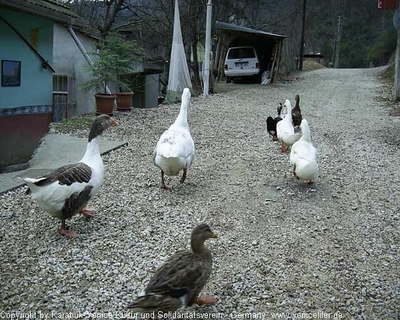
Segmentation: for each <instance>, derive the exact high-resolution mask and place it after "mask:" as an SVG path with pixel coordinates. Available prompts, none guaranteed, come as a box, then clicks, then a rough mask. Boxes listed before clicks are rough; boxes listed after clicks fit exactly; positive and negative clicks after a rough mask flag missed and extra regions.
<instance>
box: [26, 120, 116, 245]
mask: <svg viewBox="0 0 400 320" xmlns="http://www.w3.org/2000/svg"><path fill="white" fill-rule="evenodd" d="M116 124H117V123H116V122H115V120H114V119H111V118H110V116H108V115H105V114H103V115H100V116H98V117H96V119H95V120H94V122H93V124H92V127H91V129H90V132H89V139H88V143H87V147H86V152H85V154H84V156H83V158H82V160H81V161H79V162H78V163H74V164H67V165H65V166H62V167H60V168H58V169H56V170H54V171H52V172H50V173H49V174H48V175H46V176H44V177H40V178H22V179H23V180H24V181H25V182H26V184H27V185H28V187H29V189H30V191H31V193H32V199H33V200H35V201H36V202H37V203H38V205H39V207H40V208H42V209H43V210H45V211H47V212H48V213H49V214H50V215H51V216H53V217H56V218H58V219H61V228H60V229H59V233H61V234H62V235H65V236H67V237H72V238H75V237H77V236H78V235H77V233H76V232H74V231H71V230H68V228H67V227H66V225H65V220H66V219H69V218H71V217H72V216H74V215H75V214H77V213H78V212H81V213H83V214H84V215H85V216H86V217H90V216H92V215H93V213H94V211H93V210H91V209H89V208H86V205H87V203H88V202H89V200H90V199H91V198H92V197H93V195H94V194H96V193H97V191H99V189H100V187H101V185H102V184H103V179H104V166H103V160H102V159H101V156H100V149H99V137H100V135H101V134H102V132H103V131H104V130H105V129H107V128H109V127H110V126H115V125H116Z"/></svg>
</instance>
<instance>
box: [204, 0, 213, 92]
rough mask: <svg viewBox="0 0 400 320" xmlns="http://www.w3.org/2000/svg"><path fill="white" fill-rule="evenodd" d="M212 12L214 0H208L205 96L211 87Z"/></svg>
mask: <svg viewBox="0 0 400 320" xmlns="http://www.w3.org/2000/svg"><path fill="white" fill-rule="evenodd" d="M211 14H212V1H211V0H208V2H207V17H206V48H205V53H204V74H203V83H204V88H203V95H204V96H208V91H209V88H210V54H211Z"/></svg>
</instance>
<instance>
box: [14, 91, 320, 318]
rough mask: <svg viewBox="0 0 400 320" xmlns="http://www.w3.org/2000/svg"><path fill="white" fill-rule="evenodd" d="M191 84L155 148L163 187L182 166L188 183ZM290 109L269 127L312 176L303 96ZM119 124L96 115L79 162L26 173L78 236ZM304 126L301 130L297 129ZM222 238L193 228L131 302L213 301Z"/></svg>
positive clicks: (303, 175) (39, 197)
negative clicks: (216, 250)
mask: <svg viewBox="0 0 400 320" xmlns="http://www.w3.org/2000/svg"><path fill="white" fill-rule="evenodd" d="M190 98H191V94H190V90H189V89H187V88H185V89H184V90H183V94H182V102H181V108H180V112H179V115H178V117H177V119H176V120H175V122H174V123H173V124H172V125H171V126H170V127H169V128H168V130H166V131H165V132H164V133H163V134H162V135H161V136H160V138H159V140H158V142H157V145H156V147H155V149H154V158H153V161H154V164H155V165H156V166H157V167H158V168H160V170H161V188H163V189H166V190H171V187H170V186H167V185H166V184H165V180H164V176H165V175H167V176H175V175H178V174H179V172H181V171H183V174H182V178H181V180H180V182H181V183H184V181H185V179H186V175H187V170H188V168H189V167H190V166H191V164H192V162H193V160H194V158H195V146H194V142H193V139H192V137H191V135H190V129H189V125H188V122H187V113H188V108H189V105H190ZM285 107H286V108H287V114H286V116H285V117H284V118H283V119H282V118H281V111H282V105H280V106H279V107H278V116H277V117H276V118H272V117H269V118H268V119H267V129H268V132H269V133H270V134H271V135H272V136H273V140H275V141H278V140H279V141H280V142H281V145H282V151H286V150H287V149H288V148H289V147H290V146H291V152H290V163H291V164H292V165H293V173H294V175H295V176H296V177H297V178H298V179H304V180H308V181H309V182H312V181H313V180H314V179H315V178H316V177H317V175H318V164H317V152H316V150H315V148H314V147H313V145H312V143H311V139H310V130H309V127H308V123H307V120H305V119H302V117H301V111H300V106H299V97H298V96H296V106H295V108H293V110H292V107H291V104H290V101H289V100H286V102H285ZM115 125H117V123H116V121H115V120H114V119H112V118H110V116H108V115H100V116H98V117H96V119H95V120H94V122H93V125H92V127H91V129H90V132H89V137H88V143H87V147H86V152H85V154H84V156H83V158H82V159H81V160H80V161H79V162H78V163H75V164H68V165H65V166H62V167H60V168H58V169H56V170H54V171H53V172H50V173H49V174H48V175H46V176H43V177H40V178H22V179H23V180H24V181H25V182H26V184H27V185H28V187H29V189H28V193H31V195H32V199H33V200H35V201H36V202H37V204H38V205H39V207H40V208H42V209H43V210H44V211H47V212H48V213H49V214H50V215H51V216H53V217H56V218H58V219H60V220H61V228H60V229H59V230H58V231H59V233H60V234H62V235H64V236H67V237H70V238H75V237H77V236H78V235H77V233H76V232H74V231H72V230H69V228H68V227H67V226H66V224H65V222H66V220H67V219H70V218H71V217H73V216H74V215H76V214H78V213H82V214H83V215H84V216H86V217H91V216H92V215H93V214H94V211H93V210H92V209H89V208H88V207H86V205H87V203H88V202H89V201H90V199H91V198H92V197H93V195H95V194H96V193H97V192H98V190H99V189H100V187H101V186H102V184H103V180H104V166H103V161H102V159H101V156H100V150H99V138H100V135H101V134H102V133H103V131H104V130H106V129H107V128H109V127H111V126H115ZM294 126H300V128H301V132H302V135H301V137H300V134H298V133H295V132H294ZM212 238H217V236H216V234H215V233H213V231H212V230H211V229H210V227H209V225H207V224H205V223H203V224H200V225H198V226H196V227H195V228H194V229H193V231H192V234H191V250H182V251H178V252H176V253H175V254H174V255H172V256H171V257H170V258H169V259H167V261H166V262H165V263H164V264H163V265H162V266H161V267H160V268H159V269H158V270H157V271H156V272H155V274H154V275H153V277H152V278H151V280H150V282H149V283H148V285H147V287H146V289H145V294H144V295H142V296H140V297H138V298H137V299H136V300H135V301H134V302H132V303H130V304H129V305H128V308H129V309H131V310H132V311H133V312H137V313H146V314H148V313H153V315H154V312H174V311H176V310H177V309H178V308H180V307H182V306H183V307H187V306H191V305H193V304H197V305H202V304H213V303H215V302H216V299H215V298H213V297H212V296H202V297H199V293H200V291H201V290H202V288H203V287H204V285H205V284H206V282H207V280H208V278H209V276H210V274H211V269H212V255H211V252H210V251H209V250H208V249H207V247H206V246H205V245H204V243H205V241H206V240H208V239H212Z"/></svg>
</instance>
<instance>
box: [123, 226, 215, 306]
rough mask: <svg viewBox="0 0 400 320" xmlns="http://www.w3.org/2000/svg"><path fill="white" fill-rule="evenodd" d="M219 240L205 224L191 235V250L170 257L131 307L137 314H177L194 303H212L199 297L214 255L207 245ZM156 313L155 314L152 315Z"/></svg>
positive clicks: (213, 301) (209, 271)
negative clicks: (212, 240) (211, 240)
mask: <svg viewBox="0 0 400 320" xmlns="http://www.w3.org/2000/svg"><path fill="white" fill-rule="evenodd" d="M211 238H217V235H216V234H215V233H213V232H212V231H211V229H210V226H209V225H208V224H206V223H202V224H200V225H198V226H196V227H195V228H194V229H193V231H192V234H191V250H181V251H178V252H176V253H175V254H174V255H172V256H171V257H169V258H168V259H167V261H166V262H165V263H164V264H163V265H162V266H161V267H160V268H159V269H158V270H157V271H156V272H155V274H154V275H153V277H152V278H151V279H150V282H149V283H148V285H147V287H146V289H145V294H144V295H143V296H140V297H138V298H137V299H136V300H135V301H134V302H132V303H130V304H129V305H128V309H132V312H136V313H141V314H145V313H147V314H148V313H152V312H165V313H166V312H174V311H175V310H177V309H178V308H180V307H182V306H183V307H189V306H191V305H193V304H197V305H203V304H213V303H215V302H216V301H217V300H216V299H215V298H213V297H211V296H203V297H201V298H199V297H198V295H199V293H200V291H201V290H202V289H203V287H204V285H205V284H206V283H207V280H208V278H209V277H210V274H211V269H212V254H211V252H210V250H208V249H207V247H205V246H204V242H205V241H206V240H208V239H211ZM153 314H154V313H153Z"/></svg>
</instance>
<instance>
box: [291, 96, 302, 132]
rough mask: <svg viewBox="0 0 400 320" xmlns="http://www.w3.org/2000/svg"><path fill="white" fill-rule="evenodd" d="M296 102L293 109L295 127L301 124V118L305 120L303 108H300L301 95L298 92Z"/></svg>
mask: <svg viewBox="0 0 400 320" xmlns="http://www.w3.org/2000/svg"><path fill="white" fill-rule="evenodd" d="M295 100H296V104H295V106H294V108H293V109H292V120H293V127H298V126H300V124H301V120H303V117H302V116H301V110H300V104H299V103H300V97H299V95H298V94H296V97H295Z"/></svg>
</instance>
